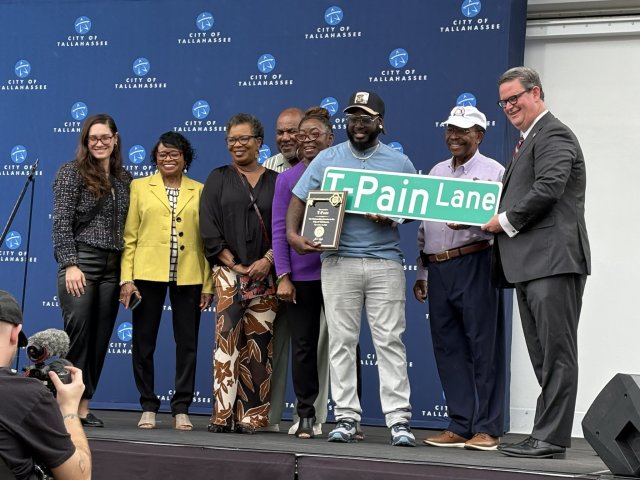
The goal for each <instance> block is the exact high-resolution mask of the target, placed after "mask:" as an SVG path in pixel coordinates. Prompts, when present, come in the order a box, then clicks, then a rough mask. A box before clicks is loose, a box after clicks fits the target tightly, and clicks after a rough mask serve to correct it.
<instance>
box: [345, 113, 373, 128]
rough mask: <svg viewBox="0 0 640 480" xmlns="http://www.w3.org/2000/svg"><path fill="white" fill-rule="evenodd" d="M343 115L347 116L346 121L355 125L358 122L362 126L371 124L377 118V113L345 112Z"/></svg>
mask: <svg viewBox="0 0 640 480" xmlns="http://www.w3.org/2000/svg"><path fill="white" fill-rule="evenodd" d="M345 117H346V118H347V123H349V124H351V125H355V124H357V123H358V122H360V123H362V126H363V127H369V126H371V125H373V123H374V122H375V121H376V120H377V119H378V116H377V115H352V114H350V113H347V114H346V115H345Z"/></svg>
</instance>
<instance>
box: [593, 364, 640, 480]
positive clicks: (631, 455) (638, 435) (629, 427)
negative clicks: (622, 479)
mask: <svg viewBox="0 0 640 480" xmlns="http://www.w3.org/2000/svg"><path fill="white" fill-rule="evenodd" d="M582 432H583V433H584V438H585V439H586V440H587V442H589V445H591V446H592V447H593V449H594V450H595V451H596V453H597V454H598V455H600V458H601V459H602V461H603V462H604V463H605V465H606V466H607V467H608V468H609V470H611V473H613V474H614V475H626V476H632V477H639V476H640V375H626V374H624V373H618V374H617V375H616V376H615V377H613V378H612V379H611V381H610V382H609V383H608V384H607V386H606V387H604V389H603V390H602V391H601V392H600V394H599V395H598V396H597V397H596V399H595V400H594V401H593V404H592V405H591V407H590V408H589V410H588V411H587V414H586V415H585V417H584V419H583V420H582Z"/></svg>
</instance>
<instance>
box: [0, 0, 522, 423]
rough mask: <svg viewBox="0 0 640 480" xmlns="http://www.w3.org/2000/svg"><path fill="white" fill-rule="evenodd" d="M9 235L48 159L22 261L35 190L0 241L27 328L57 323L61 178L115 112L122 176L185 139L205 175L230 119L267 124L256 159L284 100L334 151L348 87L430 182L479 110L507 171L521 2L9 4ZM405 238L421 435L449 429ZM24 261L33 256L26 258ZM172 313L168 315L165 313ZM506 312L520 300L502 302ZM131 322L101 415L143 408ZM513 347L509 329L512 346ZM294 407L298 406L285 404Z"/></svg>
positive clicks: (166, 351) (1, 174) (491, 151)
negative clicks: (317, 116) (375, 100)
mask: <svg viewBox="0 0 640 480" xmlns="http://www.w3.org/2000/svg"><path fill="white" fill-rule="evenodd" d="M0 9H1V15H0V52H1V55H0V105H1V109H0V131H1V132H2V133H1V134H0V199H1V201H0V225H4V223H5V222H6V220H7V219H8V217H9V213H10V211H11V208H12V206H13V204H14V202H15V200H16V198H17V197H18V194H19V192H20V190H21V189H22V186H23V184H24V182H25V180H26V178H27V177H26V174H27V172H28V169H29V166H30V164H32V163H33V162H34V161H35V160H36V159H38V160H39V162H40V164H39V168H38V171H37V174H36V177H35V178H36V182H35V187H34V202H33V203H34V209H33V222H32V225H31V244H30V250H29V254H28V257H29V258H28V259H27V240H28V217H29V215H28V213H29V194H28V195H27V197H26V199H25V201H24V202H23V204H22V206H21V208H20V210H19V211H18V215H17V217H16V219H15V221H14V223H13V225H12V227H11V232H10V233H9V235H8V237H7V239H6V241H5V242H4V244H3V245H1V246H0V265H1V275H0V288H2V289H5V290H9V291H11V292H12V293H14V294H15V295H16V296H17V297H18V299H21V298H22V283H23V279H24V274H25V270H26V268H27V267H28V276H27V288H26V291H25V314H26V324H25V330H26V332H27V334H33V333H35V332H36V331H39V330H42V329H44V328H49V327H56V328H62V321H61V315H60V308H59V305H58V299H57V297H56V268H57V266H56V263H55V262H54V260H53V252H52V242H51V223H52V222H51V213H52V190H51V185H52V182H53V178H54V175H55V172H56V170H57V169H58V167H59V166H60V165H61V164H62V163H64V162H66V161H68V160H70V159H72V158H73V152H74V149H75V147H76V142H77V139H78V133H79V131H80V126H81V124H82V120H83V119H84V118H85V117H86V116H87V115H91V114H95V113H99V112H107V113H110V114H111V115H113V117H114V118H115V119H116V122H117V123H118V127H119V129H120V133H121V138H122V140H121V141H122V145H123V153H124V157H125V159H124V160H125V166H126V168H127V169H128V170H129V171H130V172H131V173H132V175H133V176H134V177H140V176H144V175H148V174H150V173H152V172H153V168H152V167H151V165H150V162H149V152H150V150H151V148H152V146H153V144H154V143H155V141H156V139H157V138H158V136H159V135H160V134H161V133H163V132H165V131H167V130H175V131H179V132H181V133H183V134H184V135H185V136H187V137H188V138H189V139H190V140H191V142H192V143H193V145H194V147H195V149H196V150H197V158H196V160H195V161H194V164H193V166H192V169H191V171H190V175H191V176H192V177H193V178H195V179H198V180H200V181H204V179H205V178H206V176H207V174H208V172H209V171H210V170H211V169H212V168H214V167H217V166H219V165H221V164H224V163H227V162H228V161H229V154H228V152H227V151H226V148H225V145H224V141H223V138H224V124H225V122H226V120H227V119H228V118H229V117H230V116H231V115H233V114H234V113H237V112H239V111H245V112H250V113H253V114H255V115H256V116H257V117H258V118H260V119H261V120H262V121H263V123H264V125H265V132H266V134H265V137H266V138H265V145H264V147H263V150H262V158H263V159H264V158H266V157H268V156H270V155H271V154H273V153H276V147H275V143H274V136H275V132H274V126H275V120H276V117H277V115H278V113H279V112H280V111H281V110H282V109H284V108H285V107H289V106H299V107H301V108H303V109H306V108H307V107H309V106H312V105H318V104H321V105H323V106H325V107H326V108H327V109H329V111H330V112H332V113H334V115H333V116H332V121H333V126H334V129H335V134H336V142H340V141H343V140H345V139H346V137H345V133H344V129H345V123H344V117H343V115H342V113H341V112H342V108H343V107H344V102H346V100H347V98H348V96H349V94H350V93H351V92H352V91H354V90H357V89H372V90H375V91H377V92H378V93H379V94H380V95H381V96H382V98H383V99H384V100H385V103H386V106H387V109H386V110H387V114H386V117H385V126H386V129H387V134H386V135H385V136H383V137H381V138H382V141H384V142H385V143H389V144H392V145H393V146H394V148H397V149H400V150H403V151H404V152H405V153H406V154H407V155H409V157H410V158H411V159H412V160H413V163H414V164H415V166H416V168H418V169H420V170H422V171H423V172H424V171H428V170H429V169H430V168H431V166H432V165H433V164H435V163H436V162H438V161H440V160H443V159H445V158H447V157H448V151H447V149H446V146H445V144H444V140H443V129H442V125H441V121H443V120H444V119H446V118H447V116H448V112H449V111H450V109H451V108H452V107H453V106H454V105H456V104H458V105H475V106H477V107H478V108H479V109H480V110H482V111H483V112H484V113H485V114H486V115H487V119H488V123H489V128H488V132H487V136H486V138H485V141H484V142H483V144H482V148H481V150H482V152H483V153H484V154H485V155H488V156H490V157H493V158H495V159H497V160H498V161H501V162H503V163H506V161H507V160H508V158H509V156H510V151H511V150H512V146H513V145H514V144H515V139H514V137H513V136H514V134H515V133H514V132H513V129H512V128H510V127H509V125H507V122H506V119H505V117H504V115H503V114H502V112H501V110H500V109H499V108H498V107H497V105H496V102H495V101H496V100H497V88H496V80H497V78H498V76H499V74H500V73H502V72H503V71H504V70H506V69H507V68H508V67H511V66H515V65H519V64H521V63H522V60H523V50H524V31H525V20H526V0H482V1H480V0H430V1H425V0H402V1H396V2H389V1H385V0H366V1H365V0H360V1H353V0H352V1H346V0H307V1H304V2H302V1H300V0H272V1H261V2H258V1H255V0H234V1H233V2H231V1H226V2H222V1H217V2H212V1H211V0H182V1H181V2H175V0H170V1H169V0H137V1H132V0H129V1H125V0H120V1H117V0H111V1H107V0H100V1H97V0H96V1H72V0H68V1H64V0H55V1H42V0H41V1H38V2H19V1H7V0H0ZM416 223H417V222H414V224H409V225H406V226H403V227H402V229H401V230H402V236H403V248H404V250H405V254H406V257H407V261H406V271H407V286H408V290H407V323H408V327H407V334H406V343H407V353H408V361H409V374H410V379H411V386H412V404H413V408H414V420H415V421H414V424H415V425H416V426H424V427H436V428H437V427H443V426H446V422H447V418H446V402H445V400H444V398H443V394H442V388H441V387H440V384H439V380H438V375H437V371H436V369H435V365H434V360H433V353H432V349H431V338H430V335H429V331H428V318H427V316H426V308H425V306H424V305H422V304H419V303H418V302H416V301H415V300H414V299H413V294H412V292H411V287H412V286H413V283H414V281H415V268H416V267H415V258H416V256H417V248H416V239H415V238H416V227H417V225H416ZM27 260H28V261H27ZM165 309H166V310H167V314H166V316H167V317H168V316H169V315H170V306H169V305H168V304H167V305H166V307H165ZM507 311H508V312H509V317H510V311H511V310H510V305H508V306H507ZM213 316H214V314H213V311H211V310H210V311H208V312H206V313H204V314H203V321H202V327H201V331H200V344H199V354H198V361H199V364H198V374H197V394H196V398H195V402H194V404H193V407H192V412H194V413H206V414H209V413H210V412H211V410H212V405H211V383H212V382H211V367H210V364H211V357H212V345H213V328H214V322H213ZM168 320H169V319H168V318H165V319H164V321H163V325H162V328H161V333H160V335H161V337H160V341H159V347H158V350H157V353H156V362H157V365H158V368H157V370H156V371H157V372H158V378H157V381H156V391H157V393H158V394H159V395H160V396H161V397H162V400H163V408H165V409H166V408H167V407H168V400H169V399H170V398H171V395H172V390H171V389H172V379H173V371H174V361H173V349H172V344H173V340H172V335H171V323H170V322H169V321H168ZM129 322H130V314H129V313H128V312H125V311H124V310H122V311H121V314H120V316H119V317H118V320H117V322H116V326H117V327H116V330H115V331H114V333H113V336H112V339H111V345H110V349H109V354H108V358H107V360H106V365H105V371H104V374H103V378H102V380H101V383H100V385H99V388H98V391H97V393H96V395H95V398H94V402H93V405H94V407H97V408H122V409H129V408H136V409H137V408H139V406H138V394H137V391H136V389H135V385H134V382H133V378H132V374H131V358H130V355H131V341H130V339H131V326H130V323H129ZM509 337H510V336H509ZM362 353H363V372H364V395H363V396H364V402H363V403H364V405H363V407H364V415H363V422H367V423H377V424H381V423H383V416H382V412H381V411H380V404H379V400H378V378H377V368H376V358H375V351H374V349H373V347H372V345H371V342H370V340H369V333H368V330H367V329H366V327H365V328H363V335H362ZM286 398H287V405H286V409H285V412H286V413H285V414H286V415H287V416H290V415H291V411H292V403H293V399H294V396H293V394H292V392H291V390H289V392H288V393H287V397H286Z"/></svg>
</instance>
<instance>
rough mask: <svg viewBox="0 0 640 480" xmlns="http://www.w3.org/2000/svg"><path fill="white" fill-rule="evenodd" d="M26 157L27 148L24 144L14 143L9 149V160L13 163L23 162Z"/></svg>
mask: <svg viewBox="0 0 640 480" xmlns="http://www.w3.org/2000/svg"><path fill="white" fill-rule="evenodd" d="M26 159H27V148H26V147H25V146H24V145H16V146H15V147H13V148H12V149H11V161H12V162H13V163H18V164H19V163H24V161H25V160H26Z"/></svg>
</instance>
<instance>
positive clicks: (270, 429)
mask: <svg viewBox="0 0 640 480" xmlns="http://www.w3.org/2000/svg"><path fill="white" fill-rule="evenodd" d="M258 431H259V432H271V433H279V432H280V425H278V424H277V423H270V424H269V425H267V426H266V427H260V428H258Z"/></svg>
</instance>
